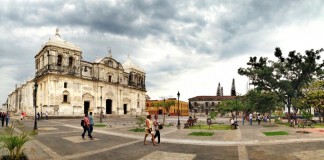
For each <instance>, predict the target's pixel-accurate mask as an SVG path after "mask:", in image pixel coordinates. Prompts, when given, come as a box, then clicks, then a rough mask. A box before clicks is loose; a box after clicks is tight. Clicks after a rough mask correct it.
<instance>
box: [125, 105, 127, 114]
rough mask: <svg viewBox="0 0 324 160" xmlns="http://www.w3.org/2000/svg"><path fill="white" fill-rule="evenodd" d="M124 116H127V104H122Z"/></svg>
mask: <svg viewBox="0 0 324 160" xmlns="http://www.w3.org/2000/svg"><path fill="white" fill-rule="evenodd" d="M124 114H127V104H124Z"/></svg>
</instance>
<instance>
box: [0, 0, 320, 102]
mask: <svg viewBox="0 0 324 160" xmlns="http://www.w3.org/2000/svg"><path fill="white" fill-rule="evenodd" d="M0 24H1V25H0V35H1V36H0V56H1V58H0V73H1V75H2V76H1V79H0V103H4V102H5V100H6V98H7V95H8V94H9V93H10V92H12V91H13V89H14V87H15V85H16V84H20V83H23V82H24V81H25V80H26V79H28V77H33V76H34V75H35V74H34V73H35V69H34V66H35V65H34V56H35V54H36V53H37V52H38V51H39V49H40V47H41V45H43V44H44V43H46V42H47V41H48V38H49V37H53V36H54V34H55V29H56V28H57V27H58V28H59V29H60V35H61V37H62V38H63V39H65V40H68V41H70V42H72V43H74V44H76V45H78V46H80V47H81V49H82V51H83V59H84V60H86V61H90V62H93V61H94V60H95V59H96V58H100V57H105V56H107V55H108V54H107V46H109V47H110V48H111V49H112V55H113V58H115V59H116V60H117V61H119V62H121V63H124V62H125V61H126V59H127V55H130V57H131V59H132V60H133V61H134V62H135V63H136V64H137V65H138V66H140V67H142V68H144V70H145V71H146V77H147V78H146V86H147V94H148V95H149V96H150V97H151V98H152V99H160V98H161V97H176V94H177V92H178V90H179V91H180V94H181V96H180V100H183V101H187V99H188V98H190V97H194V96H197V95H215V94H216V89H217V85H218V83H221V85H222V86H223V87H224V94H225V95H229V94H230V89H231V82H232V79H233V78H235V81H236V90H237V92H238V93H239V94H244V93H246V91H247V78H246V77H243V76H239V75H238V74H237V69H238V68H239V67H247V66H246V62H247V61H248V57H250V56H266V57H269V58H271V57H274V56H273V52H274V49H275V47H280V48H281V49H282V51H283V52H284V53H285V54H286V55H287V53H288V52H289V51H292V50H296V51H298V52H301V53H304V51H305V50H309V49H319V48H322V47H323V46H324V1H321V0H311V1H305V0H300V1H298V0H297V1H282V0H271V1H270V0H265V1H259V0H236V1H227V0H224V1H222V0H210V1H208V0H206V1H203V0H199V1H191V0H186V1H174V0H161V1H155V0H152V1H151V0H138V1H114V0H113V1H80V0H71V1H69V0H67V1H65V0H62V1H56V0H55V1H54V0H50V1H46V0H31V1H27V0H20V1H15V0H2V1H1V5H0Z"/></svg>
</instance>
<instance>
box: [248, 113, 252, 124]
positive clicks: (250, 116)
mask: <svg viewBox="0 0 324 160" xmlns="http://www.w3.org/2000/svg"><path fill="white" fill-rule="evenodd" d="M252 118H253V116H252V113H250V115H249V120H250V125H252Z"/></svg>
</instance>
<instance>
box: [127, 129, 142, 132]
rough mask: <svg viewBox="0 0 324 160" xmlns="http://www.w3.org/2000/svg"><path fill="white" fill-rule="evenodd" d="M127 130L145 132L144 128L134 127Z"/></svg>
mask: <svg viewBox="0 0 324 160" xmlns="http://www.w3.org/2000/svg"><path fill="white" fill-rule="evenodd" d="M129 131H132V132H145V128H135V129H131V130H129Z"/></svg>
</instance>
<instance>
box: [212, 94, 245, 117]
mask: <svg viewBox="0 0 324 160" xmlns="http://www.w3.org/2000/svg"><path fill="white" fill-rule="evenodd" d="M244 106H245V105H244V103H243V101H242V99H241V98H238V97H236V98H235V99H231V100H224V101H222V102H221V103H220V104H219V106H218V107H217V111H218V113H220V114H221V115H224V114H226V113H231V116H232V117H234V112H238V111H242V110H243V108H244Z"/></svg>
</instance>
